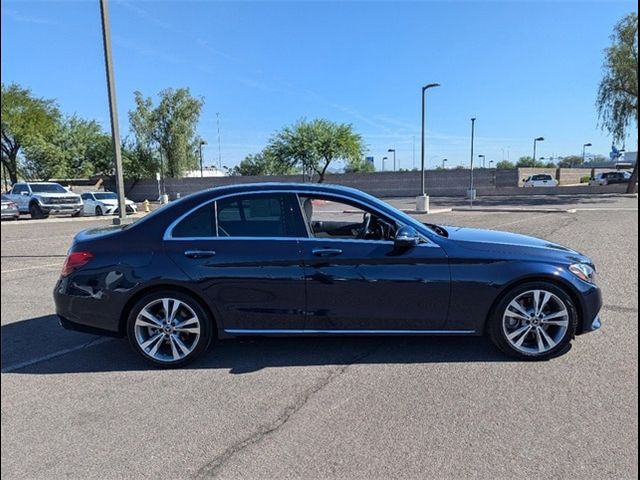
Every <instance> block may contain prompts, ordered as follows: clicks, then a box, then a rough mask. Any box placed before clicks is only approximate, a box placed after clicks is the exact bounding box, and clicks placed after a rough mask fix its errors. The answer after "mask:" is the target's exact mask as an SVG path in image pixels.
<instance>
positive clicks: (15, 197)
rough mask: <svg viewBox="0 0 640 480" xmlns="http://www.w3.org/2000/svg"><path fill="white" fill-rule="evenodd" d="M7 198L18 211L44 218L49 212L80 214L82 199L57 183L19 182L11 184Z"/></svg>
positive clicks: (75, 215) (73, 215) (74, 215)
mask: <svg viewBox="0 0 640 480" xmlns="http://www.w3.org/2000/svg"><path fill="white" fill-rule="evenodd" d="M7 198H8V199H9V200H11V201H12V202H14V203H16V204H17V205H18V210H20V213H29V214H30V215H31V218H46V217H48V216H49V215H51V214H54V215H59V214H71V216H72V217H77V216H80V215H82V212H83V210H82V209H83V206H82V199H81V198H80V196H79V195H76V194H75V193H72V192H70V191H69V190H67V189H66V188H64V187H63V186H62V185H60V184H59V183H53V182H19V183H16V184H14V185H13V188H12V189H11V192H10V193H9V194H7Z"/></svg>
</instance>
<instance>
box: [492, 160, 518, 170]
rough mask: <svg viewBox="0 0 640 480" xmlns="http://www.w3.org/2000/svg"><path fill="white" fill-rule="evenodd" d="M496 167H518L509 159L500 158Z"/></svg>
mask: <svg viewBox="0 0 640 480" xmlns="http://www.w3.org/2000/svg"><path fill="white" fill-rule="evenodd" d="M496 168H505V169H506V168H516V166H515V164H514V163H513V162H510V161H509V160H500V161H499V162H498V163H496Z"/></svg>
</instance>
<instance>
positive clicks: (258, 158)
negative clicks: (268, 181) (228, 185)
mask: <svg viewBox="0 0 640 480" xmlns="http://www.w3.org/2000/svg"><path fill="white" fill-rule="evenodd" d="M293 173H295V168H294V167H293V166H292V165H291V164H290V163H288V162H281V161H278V159H277V158H276V157H275V156H274V155H273V152H271V151H270V150H269V149H268V148H267V149H265V150H264V151H262V152H261V153H256V154H255V155H247V156H246V157H245V158H244V160H242V161H241V162H240V164H239V165H238V166H237V167H234V168H233V169H232V170H231V175H290V174H293Z"/></svg>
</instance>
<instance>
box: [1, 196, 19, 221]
mask: <svg viewBox="0 0 640 480" xmlns="http://www.w3.org/2000/svg"><path fill="white" fill-rule="evenodd" d="M19 218H20V211H19V210H18V205H16V203H15V202H13V201H11V200H9V198H7V197H6V196H5V195H2V220H18V219H19Z"/></svg>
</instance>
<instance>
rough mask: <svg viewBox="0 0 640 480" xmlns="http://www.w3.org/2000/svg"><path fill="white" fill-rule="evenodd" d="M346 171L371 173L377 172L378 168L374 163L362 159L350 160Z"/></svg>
mask: <svg viewBox="0 0 640 480" xmlns="http://www.w3.org/2000/svg"><path fill="white" fill-rule="evenodd" d="M344 171H345V173H371V172H375V171H376V167H375V166H374V165H373V162H370V161H369V160H367V159H366V158H362V157H360V158H357V159H352V160H349V161H348V162H347V165H346V166H345V167H344Z"/></svg>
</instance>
